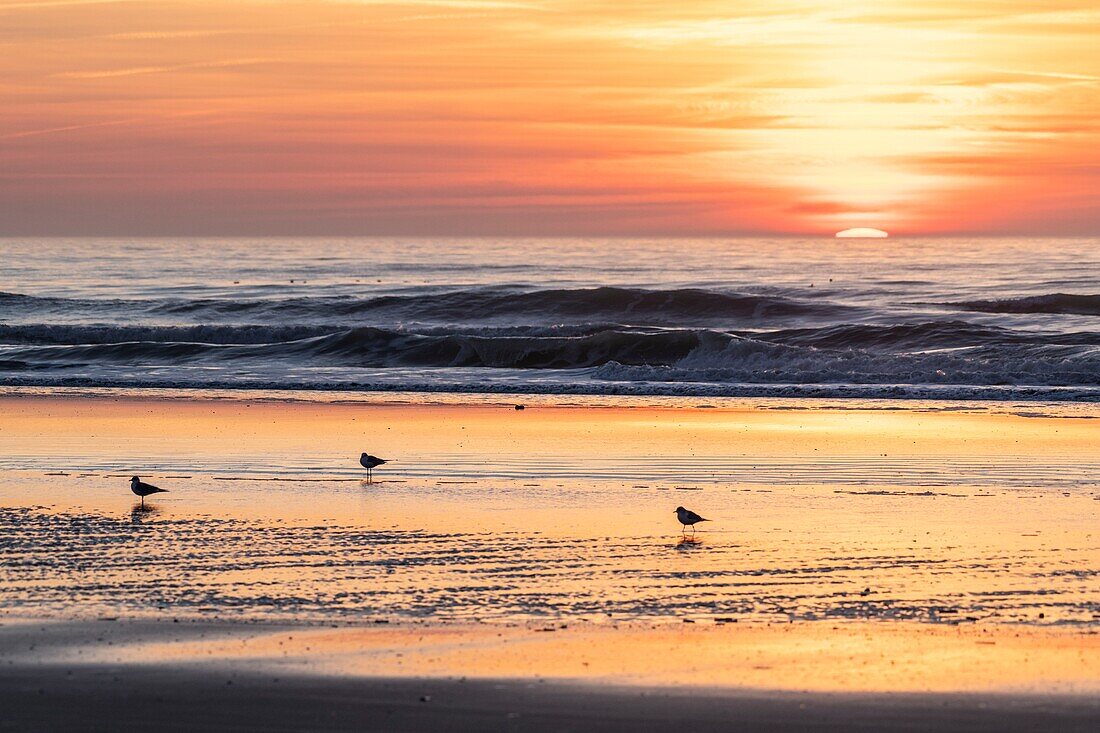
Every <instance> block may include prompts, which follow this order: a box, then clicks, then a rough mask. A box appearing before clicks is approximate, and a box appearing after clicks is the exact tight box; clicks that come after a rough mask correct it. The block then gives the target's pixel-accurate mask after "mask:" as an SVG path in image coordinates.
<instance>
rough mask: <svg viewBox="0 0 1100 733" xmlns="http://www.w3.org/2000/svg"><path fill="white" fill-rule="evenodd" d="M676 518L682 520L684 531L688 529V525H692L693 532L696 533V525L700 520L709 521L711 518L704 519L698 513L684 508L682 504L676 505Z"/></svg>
mask: <svg viewBox="0 0 1100 733" xmlns="http://www.w3.org/2000/svg"><path fill="white" fill-rule="evenodd" d="M676 518H677V519H679V520H680V524H682V525H684V531H685V532H686V531H687V527H688V525H691V533H692V534H695V525H696V524H698V523H699V522H709V521H710V520H709V519H703V518H702V517H700V516H699V515H698V514H696V513H695V512H693V511H690V510H688V509H684V508H683V507H682V506H678V507H676Z"/></svg>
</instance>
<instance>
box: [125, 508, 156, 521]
mask: <svg viewBox="0 0 1100 733" xmlns="http://www.w3.org/2000/svg"><path fill="white" fill-rule="evenodd" d="M157 514H160V509H158V508H157V507H154V506H149V505H147V504H134V506H133V507H132V508H131V509H130V523H131V524H144V523H145V522H147V521H149V520H150V519H152V518H153V517H154V516H156V515H157Z"/></svg>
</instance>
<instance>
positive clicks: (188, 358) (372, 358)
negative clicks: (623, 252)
mask: <svg viewBox="0 0 1100 733" xmlns="http://www.w3.org/2000/svg"><path fill="white" fill-rule="evenodd" d="M168 332H169V333H171V332H172V330H169V331H168ZM214 332H215V333H217V332H218V330H217V329H215V331H214ZM246 333H249V334H250V333H253V332H252V331H247V332H246ZM730 338H734V337H733V336H730V335H728V334H720V333H715V332H708V331H689V330H668V331H651V332H638V331H619V330H604V331H599V332H596V333H593V334H589V335H584V336H481V335H469V334H463V333H449V334H442V335H433V334H424V333H412V332H406V331H397V330H390V329H383V328H373V327H363V328H353V329H348V330H343V331H338V332H336V333H329V334H325V335H321V336H312V337H309V338H302V339H296V340H291V341H283V342H273V343H252V344H249V343H239V342H238V343H202V342H196V341H122V342H116V343H82V344H74V345H57V344H50V345H34V346H11V347H6V348H4V356H5V357H6V358H8V359H12V360H20V361H25V362H56V363H62V364H65V363H83V364H89V363H111V364H127V363H128V364H138V363H143V362H151V363H194V362H203V361H205V362H230V361H233V362H239V361H250V360H253V361H267V362H271V361H273V360H277V361H283V362H290V363H293V364H297V365H301V366H347V367H360V368H378V367H409V366H420V367H488V368H509V369H570V368H580V367H589V366H598V365H600V364H606V363H608V362H612V361H614V362H618V363H623V364H668V363H674V362H675V361H677V360H678V359H682V358H684V357H686V356H687V355H688V354H690V353H691V352H692V351H693V350H694V349H697V348H699V347H700V346H701V344H703V343H704V342H706V341H708V340H726V339H730Z"/></svg>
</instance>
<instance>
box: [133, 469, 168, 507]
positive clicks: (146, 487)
mask: <svg viewBox="0 0 1100 733" xmlns="http://www.w3.org/2000/svg"><path fill="white" fill-rule="evenodd" d="M130 491H132V492H134V493H135V494H137V495H138V496H140V497H141V505H142V506H143V507H144V506H145V497H147V496H149V495H150V494H163V493H166V492H167V491H168V489H161V488H159V487H157V486H153V485H152V484H147V483H145V482H144V481H142V480H141V478H139V477H138V476H134V477H133V478H132V479H130Z"/></svg>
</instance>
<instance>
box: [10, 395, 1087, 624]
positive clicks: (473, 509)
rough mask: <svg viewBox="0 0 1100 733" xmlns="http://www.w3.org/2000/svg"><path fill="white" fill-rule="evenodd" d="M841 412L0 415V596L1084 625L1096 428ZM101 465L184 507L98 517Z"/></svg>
mask: <svg viewBox="0 0 1100 733" xmlns="http://www.w3.org/2000/svg"><path fill="white" fill-rule="evenodd" d="M847 407H848V408H849V409H845V410H836V411H829V410H822V411H820V412H812V411H797V412H794V411H780V410H772V409H756V408H755V407H753V406H752V405H745V406H741V407H738V408H736V409H733V408H730V409H713V410H691V409H679V410H674V411H660V410H648V409H630V410H628V409H580V408H577V409H573V408H562V409H552V408H539V409H534V408H532V409H528V410H525V411H524V412H523V413H522V415H523V419H522V420H517V419H516V415H517V413H516V412H515V410H513V409H507V410H505V409H501V408H493V407H437V406H415V405H406V406H394V405H387V406H370V405H311V404H260V403H255V404H251V405H250V406H248V405H242V404H239V403H233V402H219V403H214V402H183V401H180V402H171V401H160V402H157V401H149V402H143V401H133V402H126V401H123V402H121V403H117V404H116V403H105V402H103V401H96V400H63V399H52V400H27V401H20V400H17V399H8V400H3V399H0V424H3V425H4V426H5V431H4V432H3V433H0V456H2V458H0V486H2V489H3V495H4V497H5V506H4V507H3V508H0V557H2V559H3V563H2V564H0V582H3V584H4V587H5V591H6V592H5V594H4V596H3V599H2V602H0V604H2V605H3V606H4V607H6V608H9V609H11V608H34V609H36V611H37V612H39V613H42V614H47V615H66V614H72V613H74V610H73V609H74V608H78V609H79V611H78V612H79V613H89V614H127V615H143V614H150V613H157V612H158V609H161V608H171V609H172V612H173V613H174V614H178V615H180V616H184V617H186V616H188V615H193V616H210V615H214V616H217V617H222V618H244V619H250V620H256V619H270V620H282V619H294V620H302V619H309V620H328V619H343V620H349V621H366V620H369V621H375V620H387V621H395V622H397V621H402V620H417V621H423V620H433V621H440V622H443V621H446V622H463V621H483V622H494V623H505V624H507V623H519V622H524V621H528V620H533V619H548V618H552V619H560V620H562V621H563V622H572V621H580V620H584V621H586V622H593V623H618V622H620V621H624V620H636V621H644V622H649V623H680V622H682V620H684V619H688V620H708V619H717V618H733V619H736V620H737V621H738V622H740V623H742V624H752V623H769V622H775V621H782V622H792V621H794V622H799V621H819V622H820V621H827V622H837V621H849V620H858V619H867V620H872V619H873V620H879V621H885V620H890V621H898V620H913V621H920V622H922V623H925V624H928V625H940V626H942V625H951V626H955V625H966V624H983V625H988V624H1006V623H1007V624H1026V625H1043V626H1055V625H1074V626H1077V627H1083V628H1093V627H1095V626H1096V624H1097V623H1100V608H1098V607H1097V605H1096V598H1097V596H1098V595H1100V585H1098V583H1100V542H1098V541H1097V536H1096V533H1095V527H1096V526H1097V520H1098V519H1100V501H1097V499H1098V498H1100V495H1098V493H1097V489H1096V487H1095V484H1094V477H1095V475H1096V473H1095V472H1096V466H1097V465H1100V455H1098V449H1097V445H1100V442H1098V441H1096V440H1095V438H1096V437H1097V430H1098V429H1100V421H1096V420H1082V419H1079V417H1080V416H1079V414H1078V413H1079V412H1080V409H1081V408H1080V407H1079V406H1078V407H1075V408H1074V410H1076V413H1075V416H1074V417H1065V418H1059V417H1058V416H1057V415H1052V416H1050V417H1042V418H1023V417H1019V416H1014V415H1004V414H997V415H991V414H984V413H983V414H960V413H955V412H929V411H927V410H912V411H905V410H892V411H889V412H886V411H874V410H868V411H866V412H860V411H858V410H853V409H850V408H851V407H852V406H851V405H848V406H847ZM1052 409H1054V408H1052ZM227 434H232V435H234V436H235V437H234V440H232V441H227V440H225V437H224V436H225V435H227ZM89 435H92V436H95V437H94V438H89V437H88V436H89ZM316 435H324V436H326V438H325V440H324V441H317V440H316V439H314V438H312V437H311V436H316ZM734 439H735V440H734ZM368 441H369V442H370V444H371V445H372V447H373V446H374V445H377V446H378V450H379V452H383V451H384V452H383V455H388V454H389V452H390V451H391V450H394V449H395V448H396V447H398V446H400V447H402V448H401V449H402V451H403V452H402V456H403V460H402V462H401V463H400V464H393V465H392V466H387V468H388V469H389V470H388V471H387V478H386V480H384V481H378V482H374V483H371V484H369V485H367V484H366V482H365V481H363V478H362V475H361V474H362V468H360V467H358V466H355V465H352V466H348V464H349V463H350V462H351V460H350V459H349V458H348V456H349V455H350V456H354V455H358V452H359V451H358V450H356V446H357V445H362V444H363V443H365V442H368ZM731 444H735V445H736V446H737V449H738V451H739V452H738V453H737V454H735V455H731V449H730V445H731ZM594 445H596V446H599V449H598V450H596V451H594V450H593V446H594ZM653 445H661V446H662V451H667V453H663V454H661V455H652V454H650V453H649V451H651V450H652V446H653ZM1054 447H1058V450H1053V448H1054ZM883 454H887V455H883ZM456 456H460V458H456ZM1024 459H1028V460H1029V461H1030V463H1027V464H1026V470H1024V469H1023V468H1021V466H1024V464H1023V463H1021V461H1022V460H1024ZM120 465H125V466H129V467H132V470H133V471H135V472H139V471H140V472H142V473H141V475H143V476H148V478H149V480H152V481H154V482H159V481H164V480H165V479H167V478H168V477H169V476H184V475H186V476H188V477H189V478H187V479H186V491H180V492H172V493H167V494H158V495H157V501H156V508H159V509H161V510H162V511H161V512H160V513H157V512H156V511H146V512H140V511H134V510H133V508H132V510H131V513H130V518H129V521H128V522H121V523H120V521H119V512H120V509H121V507H120V497H119V483H120V481H119V476H120V474H119V473H118V471H119V466H120ZM59 467H66V468H67V469H69V470H68V471H65V472H59V471H58V470H57V469H58V468H59ZM734 468H736V471H734V470H733V469H734ZM47 474H48V475H47ZM78 474H84V475H78ZM121 476H122V477H123V478H129V474H121ZM669 477H672V478H669ZM229 479H232V480H229ZM174 480H175V481H183V480H184V479H174ZM930 482H934V483H935V488H934V489H930V488H928V485H927V484H928V483H930ZM44 483H45V484H46V485H47V487H48V496H49V497H50V498H49V502H50V503H49V505H48V506H46V505H44V502H43V500H42V497H43V495H44V494H43V484H44ZM166 485H168V486H172V484H166ZM689 490H690V491H691V492H693V493H691V494H690V496H689V498H690V502H689V503H690V505H691V506H692V507H693V508H694V509H696V510H698V511H699V512H700V513H702V514H703V515H704V516H706V517H707V518H708V519H712V520H714V523H713V524H707V525H704V526H705V531H704V530H703V529H700V531H699V534H698V535H697V536H695V537H692V535H691V533H690V532H688V533H687V534H684V535H682V533H681V532H680V531H679V530H680V527H679V526H678V525H677V524H676V517H675V515H674V514H672V509H673V507H675V506H677V504H679V503H681V501H678V499H681V498H682V497H684V495H683V494H682V493H679V492H681V491H689ZM153 508H154V507H151V506H149V505H147V509H153ZM137 527H140V531H136V530H135V528H137ZM42 538H49V542H48V543H43V541H42ZM118 550H124V551H122V552H119V551H118ZM148 557H156V558H157V562H156V563H143V562H142V561H141V558H148ZM74 599H76V600H78V601H79V603H78V604H74V603H73V601H74Z"/></svg>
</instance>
